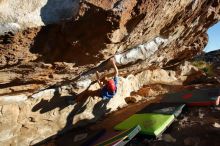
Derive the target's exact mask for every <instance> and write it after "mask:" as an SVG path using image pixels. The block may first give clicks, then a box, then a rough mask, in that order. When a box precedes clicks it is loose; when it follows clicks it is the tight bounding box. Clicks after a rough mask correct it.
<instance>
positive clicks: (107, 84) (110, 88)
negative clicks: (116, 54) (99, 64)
mask: <svg viewBox="0 0 220 146" xmlns="http://www.w3.org/2000/svg"><path fill="white" fill-rule="evenodd" d="M110 63H111V64H112V66H113V68H114V77H113V79H109V78H108V77H104V80H103V82H101V81H100V77H99V72H98V71H97V72H96V77H97V80H98V83H99V85H100V87H101V88H102V89H101V95H100V96H101V97H102V98H103V99H104V100H107V99H111V98H112V97H113V96H114V95H115V94H116V92H117V86H118V68H117V66H116V63H115V60H114V59H113V58H112V59H110Z"/></svg>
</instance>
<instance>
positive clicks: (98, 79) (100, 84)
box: [96, 71, 103, 88]
mask: <svg viewBox="0 0 220 146" xmlns="http://www.w3.org/2000/svg"><path fill="white" fill-rule="evenodd" d="M96 78H97V81H98V83H99V86H100V87H101V88H102V87H103V84H102V83H101V81H100V77H99V72H98V71H96Z"/></svg>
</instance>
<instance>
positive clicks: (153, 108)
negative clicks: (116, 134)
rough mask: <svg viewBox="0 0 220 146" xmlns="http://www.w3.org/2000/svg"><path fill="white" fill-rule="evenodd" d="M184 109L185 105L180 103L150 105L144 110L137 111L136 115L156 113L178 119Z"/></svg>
mask: <svg viewBox="0 0 220 146" xmlns="http://www.w3.org/2000/svg"><path fill="white" fill-rule="evenodd" d="M184 107H185V104H182V103H152V104H150V105H148V106H146V107H145V108H144V109H142V110H141V111H139V112H138V113H137V114H143V113H157V114H166V115H172V114H173V115H174V116H175V117H178V116H179V115H180V114H181V112H182V109H183V108H184Z"/></svg>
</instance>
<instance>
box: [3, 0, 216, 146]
mask: <svg viewBox="0 0 220 146" xmlns="http://www.w3.org/2000/svg"><path fill="white" fill-rule="evenodd" d="M0 12H1V20H0V33H1V34H3V33H4V35H1V36H0V54H1V55H0V69H1V70H0V86H1V89H0V96H1V97H0V98H1V99H0V105H1V106H0V109H1V114H0V116H1V117H0V120H2V121H1V124H0V128H1V133H0V142H1V143H3V144H5V145H9V144H11V145H16V144H18V145H29V144H34V143H37V142H39V141H41V140H43V139H45V138H47V137H48V136H50V135H53V134H56V133H57V132H58V131H60V132H63V131H65V130H67V129H69V128H70V127H71V126H77V125H78V124H81V125H84V124H87V123H89V122H94V121H96V120H97V119H99V118H100V117H101V116H102V115H103V114H105V113H109V112H111V111H114V110H117V109H118V108H120V107H123V106H125V105H126V104H127V103H126V102H125V98H126V97H130V93H131V92H135V91H138V90H139V89H140V88H141V87H142V86H144V85H147V84H154V83H162V84H169V85H170V84H171V85H173V84H174V85H176V84H182V83H183V82H185V81H187V80H188V76H190V75H192V74H194V75H195V72H197V71H196V69H195V68H193V67H189V69H187V67H186V68H185V69H183V68H182V67H180V68H178V67H177V68H175V67H176V66H177V65H178V64H180V63H181V62H182V61H183V60H186V59H190V58H192V57H193V56H194V55H196V54H197V53H199V52H201V51H202V50H203V48H204V46H205V45H206V44H207V41H208V37H207V34H206V31H207V29H208V28H209V27H210V26H212V25H213V24H215V23H217V22H218V20H219V19H220V16H219V15H220V5H219V0H213V1H200V0H194V1H186V0H173V1H172V2H171V1H165V0H162V1H158V0H156V1H155V0H110V1H104V0H101V1H100V0H99V1H98V0H83V1H78V0H74V1H72V0H65V1H61V0H55V1H54V0H53V1H52V0H38V1H36V0H33V1H31V2H30V1H25V0H21V1H15V0H8V1H6V0H1V1H0ZM49 24H50V25H49ZM43 25H46V26H43ZM14 31H18V32H17V33H14ZM5 32H6V33H5ZM112 57H114V58H115V60H116V63H117V65H118V67H119V72H120V76H121V78H120V87H121V89H119V91H118V93H117V96H116V97H114V98H113V99H112V100H110V101H108V102H106V101H102V100H101V99H100V98H99V97H98V96H97V95H98V94H97V91H96V90H97V89H98V88H99V87H97V84H94V82H95V81H96V78H95V72H96V71H99V72H100V73H101V74H102V76H111V75H112V69H111V66H110V65H109V63H108V59H109V58H112ZM184 66H187V64H185V65H184ZM188 66H190V65H188ZM161 68H166V69H167V70H163V69H161ZM171 69H172V70H171ZM196 75H199V76H202V73H199V74H196ZM125 83H126V84H125ZM72 94H79V96H80V97H82V98H80V99H81V102H80V103H79V104H74V105H67V104H66V103H65V100H66V99H68V98H73V97H72ZM143 98H144V97H143ZM137 99H142V98H137ZM13 111H14V112H13ZM9 115H11V116H9ZM12 117H13V118H12ZM6 119H7V120H6ZM5 127H10V128H7V129H6V128H5ZM27 137H28V138H27Z"/></svg>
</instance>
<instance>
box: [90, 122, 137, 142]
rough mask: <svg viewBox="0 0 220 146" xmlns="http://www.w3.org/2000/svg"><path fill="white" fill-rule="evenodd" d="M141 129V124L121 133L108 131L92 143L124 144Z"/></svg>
mask: <svg viewBox="0 0 220 146" xmlns="http://www.w3.org/2000/svg"><path fill="white" fill-rule="evenodd" d="M140 130H141V127H140V126H139V125H137V126H134V127H133V128H130V129H128V130H126V131H123V132H121V133H116V132H114V133H109V132H106V133H105V134H103V135H102V136H101V137H100V138H98V139H97V140H96V141H94V142H93V143H92V145H94V146H110V145H111V146H123V145H125V144H126V143H128V142H129V141H130V140H131V139H132V138H133V137H135V136H136V135H137V134H138V133H139V132H140Z"/></svg>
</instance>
